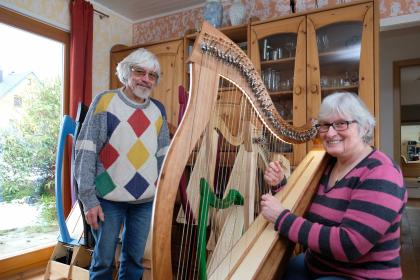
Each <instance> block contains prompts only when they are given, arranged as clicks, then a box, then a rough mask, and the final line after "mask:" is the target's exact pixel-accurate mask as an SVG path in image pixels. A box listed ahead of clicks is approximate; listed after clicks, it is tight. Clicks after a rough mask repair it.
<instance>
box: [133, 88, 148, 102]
mask: <svg viewBox="0 0 420 280" xmlns="http://www.w3.org/2000/svg"><path fill="white" fill-rule="evenodd" d="M150 92H151V90H150V89H145V88H140V87H135V88H134V89H133V93H134V95H135V96H137V97H138V98H142V99H147V98H148V97H149V96H150Z"/></svg>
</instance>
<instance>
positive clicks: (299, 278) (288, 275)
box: [282, 253, 347, 280]
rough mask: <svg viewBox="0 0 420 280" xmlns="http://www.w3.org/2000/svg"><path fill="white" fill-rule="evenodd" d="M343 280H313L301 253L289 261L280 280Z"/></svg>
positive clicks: (333, 278)
mask: <svg viewBox="0 0 420 280" xmlns="http://www.w3.org/2000/svg"><path fill="white" fill-rule="evenodd" d="M311 279H316V280H345V279H347V278H344V277H339V276H321V277H317V278H314V277H313V276H312V275H311V273H310V272H309V270H308V268H307V267H306V265H305V253H301V254H299V255H297V256H295V257H293V258H291V259H290V261H289V263H288V264H287V267H286V271H285V273H284V275H283V278H282V280H311Z"/></svg>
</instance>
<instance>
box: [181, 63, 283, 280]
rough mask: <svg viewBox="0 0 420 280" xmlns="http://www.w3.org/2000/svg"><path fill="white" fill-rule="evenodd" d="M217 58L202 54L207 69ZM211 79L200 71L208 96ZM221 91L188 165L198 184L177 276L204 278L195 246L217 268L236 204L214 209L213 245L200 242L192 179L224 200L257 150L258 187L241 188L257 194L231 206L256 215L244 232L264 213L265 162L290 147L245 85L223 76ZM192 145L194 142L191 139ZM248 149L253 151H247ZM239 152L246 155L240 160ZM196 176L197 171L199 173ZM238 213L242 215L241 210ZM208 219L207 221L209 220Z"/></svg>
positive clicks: (202, 91)
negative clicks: (248, 95)
mask: <svg viewBox="0 0 420 280" xmlns="http://www.w3.org/2000/svg"><path fill="white" fill-rule="evenodd" d="M213 60H214V58H210V57H209V56H207V55H203V56H202V57H201V65H202V68H206V67H207V66H208V64H209V63H214V62H213ZM219 67H225V68H227V69H226V70H225V71H221V72H223V73H227V74H226V75H227V76H228V77H229V76H230V74H231V73H233V72H235V71H237V70H236V69H234V68H233V66H231V65H227V64H221V65H220V66H219ZM206 78H207V77H206V76H205V75H202V71H200V73H198V77H197V79H198V86H199V88H198V94H209V93H208V90H207V89H205V88H202V87H201V85H206V84H207V83H205V82H204V80H205V79H206ZM217 94H218V100H219V101H218V102H217V103H216V105H215V107H214V108H213V110H212V112H213V113H212V117H211V119H210V122H209V123H208V125H206V128H205V130H204V132H203V134H202V136H201V139H200V141H198V143H197V145H196V147H195V148H194V151H193V153H192V154H191V156H190V160H189V166H188V167H187V169H188V172H187V173H188V174H189V182H188V187H189V188H191V187H192V186H194V187H195V188H196V190H195V191H193V192H192V194H193V195H190V194H191V193H188V204H189V205H191V209H192V214H193V217H194V219H193V220H190V219H188V213H187V212H188V211H184V213H183V221H184V222H183V223H182V230H181V231H182V234H181V235H182V236H181V246H180V250H179V256H178V262H177V264H178V269H177V272H176V278H177V279H196V278H199V272H198V271H199V265H198V259H199V257H200V256H199V255H198V250H197V249H196V248H198V247H199V246H205V248H206V252H208V254H206V255H207V262H209V260H210V259H213V260H214V262H215V263H216V266H217V264H218V263H219V262H220V261H221V260H222V259H223V258H224V257H225V256H223V255H213V254H214V248H215V247H216V244H217V243H218V242H220V240H219V239H220V238H221V237H220V234H221V231H222V230H223V226H225V220H226V217H227V215H228V214H229V213H230V212H231V211H232V209H231V208H228V209H218V210H215V209H213V208H211V210H210V211H209V216H208V223H209V230H208V231H209V235H210V237H209V236H207V237H208V238H207V239H209V243H211V242H212V243H213V244H207V240H198V236H197V222H198V220H200V219H202V218H203V217H199V216H198V214H199V211H198V208H197V207H196V206H197V205H199V200H200V194H199V190H198V189H199V182H192V180H196V181H197V180H199V179H200V178H199V177H200V176H204V177H206V180H207V181H208V183H209V185H210V189H211V191H213V192H214V194H215V195H216V197H217V198H220V199H223V198H224V197H225V196H226V193H227V189H228V188H231V187H233V188H236V189H239V188H241V185H242V184H243V181H241V178H240V176H241V175H242V176H245V175H246V174H241V173H238V174H239V176H236V177H235V175H237V174H232V172H233V166H234V164H236V165H237V166H236V168H237V169H238V170H247V162H246V161H247V160H248V159H249V158H247V157H246V156H245V155H244V154H245V153H247V152H252V153H253V154H252V155H251V156H255V177H254V179H253V180H254V182H252V183H253V184H254V185H255V189H254V190H252V191H253V193H252V194H246V193H244V190H242V191H241V194H242V195H243V196H245V197H246V198H248V197H252V198H253V200H252V201H247V202H246V203H245V205H244V206H232V207H235V208H239V207H240V208H243V209H242V213H241V214H242V215H244V213H243V212H244V211H245V212H246V211H251V213H246V217H245V224H244V228H243V231H246V227H248V226H249V225H250V224H251V223H252V220H253V219H254V218H255V217H256V216H257V215H258V213H259V212H260V209H259V197H260V195H261V194H263V193H266V192H268V191H269V187H268V186H267V185H266V184H265V183H264V180H263V172H264V168H265V164H266V163H267V162H269V161H270V159H271V158H272V154H273V153H276V152H279V151H282V150H284V147H285V145H287V144H285V143H283V142H282V141H280V140H279V139H278V137H276V136H274V135H273V134H272V133H271V130H269V129H267V128H266V127H265V125H264V124H263V122H261V120H260V116H259V114H258V113H257V112H256V111H255V108H254V107H253V106H252V105H251V104H250V101H249V99H248V98H246V96H244V94H243V92H242V91H241V89H239V87H238V86H236V85H235V84H234V83H233V82H231V81H230V80H228V79H225V78H223V77H220V78H219V81H218V88H217ZM196 110H199V108H196ZM196 110H194V111H196ZM221 126H225V127H226V128H227V130H225V133H222V130H223V129H221ZM226 132H227V133H226ZM237 139H239V140H240V143H241V144H240V145H236V144H233V143H236V142H237ZM189 145H191V141H190V143H189ZM202 149H204V150H202ZM247 149H248V150H250V151H245V150H247ZM203 151H204V152H203ZM201 153H204V156H201ZM238 156H241V157H240V158H239V159H238V158H237V157H238ZM235 158H236V161H235ZM194 174H198V176H197V175H194ZM193 175H194V176H193ZM207 199H208V197H207ZM219 202H220V201H219ZM205 203H208V201H205ZM219 206H220V205H216V207H215V208H216V209H217V208H219ZM245 207H246V208H247V209H245ZM181 208H182V207H181ZM184 208H185V207H184ZM184 210H185V209H184ZM236 213H239V211H237V212H236ZM237 220H238V219H233V222H234V223H236V221H237ZM204 222H205V223H206V224H207V221H204ZM234 226H235V225H234ZM224 238H226V237H224ZM229 238H230V239H229V240H223V244H225V245H226V246H227V247H229V248H232V247H233V246H234V245H235V243H236V241H237V238H235V237H234V236H230V237H229ZM207 249H208V250H207ZM216 279H217V276H216Z"/></svg>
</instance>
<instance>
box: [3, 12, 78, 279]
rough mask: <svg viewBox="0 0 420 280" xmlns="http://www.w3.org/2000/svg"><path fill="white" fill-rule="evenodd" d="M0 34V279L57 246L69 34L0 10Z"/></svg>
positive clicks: (38, 262)
mask: <svg viewBox="0 0 420 280" xmlns="http://www.w3.org/2000/svg"><path fill="white" fill-rule="evenodd" d="M10 34H12V35H10ZM0 36H2V37H4V38H8V40H6V41H4V42H2V44H1V46H0V62H1V63H0V70H1V73H2V75H1V76H2V77H1V78H2V79H1V80H0V85H1V83H2V84H3V85H1V86H0V114H1V116H0V168H1V170H2V172H0V216H1V219H2V223H1V226H0V278H1V277H3V276H5V275H8V273H11V272H10V271H14V273H17V272H19V271H23V270H25V268H28V267H34V266H38V265H44V266H45V264H46V262H47V260H48V259H49V256H50V255H51V253H52V248H53V245H55V243H56V241H57V237H58V226H57V224H56V222H55V221H54V220H55V196H54V175H55V174H54V166H55V149H54V147H55V146H56V143H57V135H58V130H59V125H60V122H61V117H62V115H63V113H67V111H68V110H67V108H68V104H67V102H68V101H67V100H68V73H69V71H68V65H69V63H68V60H69V45H70V40H69V38H70V36H69V33H67V32H64V31H62V30H59V29H56V28H53V27H51V26H49V25H46V24H43V23H40V22H38V21H36V20H32V19H30V18H27V17H24V16H21V15H19V14H16V13H14V12H11V11H9V10H7V9H4V8H1V7H0ZM22 40H23V41H22ZM10 61H11V62H10ZM21 61H22V62H21ZM41 112H43V113H41ZM51 151H52V152H51ZM12 159H13V160H12ZM66 174H67V176H68V170H67V173H65V175H66ZM2 208H3V209H2ZM1 211H3V213H2V212H1ZM10 213H13V215H11V214H10Z"/></svg>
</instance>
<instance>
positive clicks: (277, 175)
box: [264, 161, 284, 187]
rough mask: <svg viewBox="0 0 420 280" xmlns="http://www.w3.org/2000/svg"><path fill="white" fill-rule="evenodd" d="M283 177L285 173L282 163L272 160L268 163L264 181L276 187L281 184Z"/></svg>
mask: <svg viewBox="0 0 420 280" xmlns="http://www.w3.org/2000/svg"><path fill="white" fill-rule="evenodd" d="M283 178H284V173H283V170H282V168H281V165H280V163H279V162H278V161H272V162H270V163H269V164H268V167H267V169H266V170H265V172H264V181H265V182H266V183H267V184H268V185H270V186H272V187H275V186H277V185H278V184H280V182H281V181H282V180H283Z"/></svg>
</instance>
